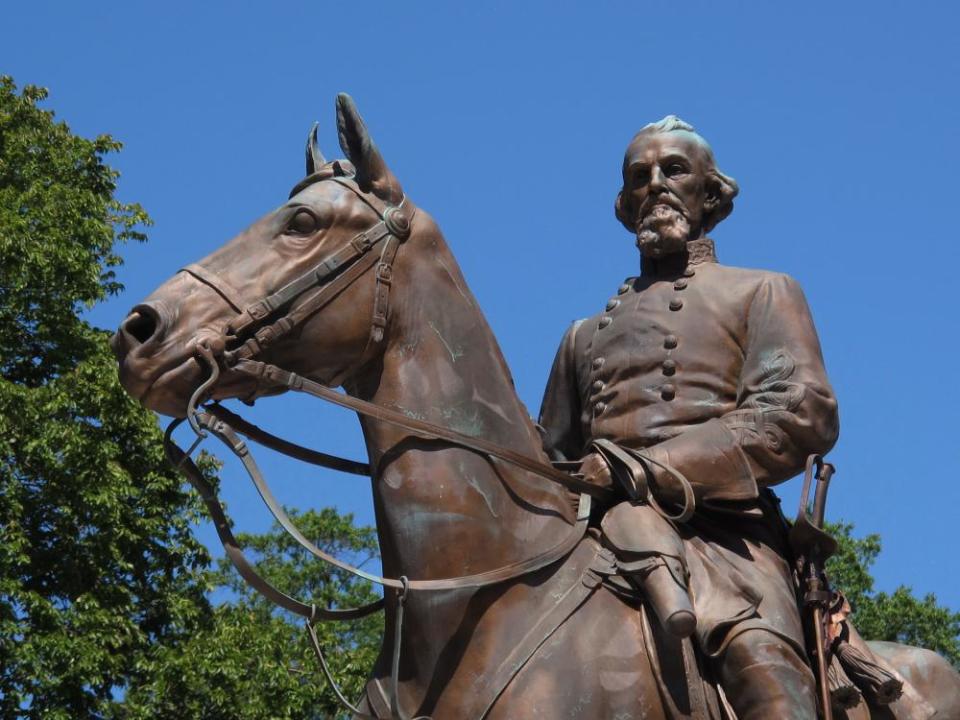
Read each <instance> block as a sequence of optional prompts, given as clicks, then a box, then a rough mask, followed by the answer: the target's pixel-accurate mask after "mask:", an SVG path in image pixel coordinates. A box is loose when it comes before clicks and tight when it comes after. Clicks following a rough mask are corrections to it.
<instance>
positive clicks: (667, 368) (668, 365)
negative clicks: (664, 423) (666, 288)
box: [590, 267, 696, 415]
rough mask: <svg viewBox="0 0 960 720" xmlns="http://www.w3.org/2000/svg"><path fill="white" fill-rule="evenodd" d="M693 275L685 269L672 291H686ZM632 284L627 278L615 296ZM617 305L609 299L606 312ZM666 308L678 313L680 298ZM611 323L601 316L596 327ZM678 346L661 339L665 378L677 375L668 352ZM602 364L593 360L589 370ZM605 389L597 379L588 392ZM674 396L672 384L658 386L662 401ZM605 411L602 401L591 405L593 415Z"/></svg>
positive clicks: (672, 338)
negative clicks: (664, 351) (664, 356)
mask: <svg viewBox="0 0 960 720" xmlns="http://www.w3.org/2000/svg"><path fill="white" fill-rule="evenodd" d="M694 275H696V271H695V270H694V269H693V268H692V267H688V268H686V269H685V270H684V271H683V277H681V278H678V279H677V280H676V281H674V283H673V289H674V290H675V291H676V292H682V291H683V290H686V289H687V287H688V286H689V283H690V281H689V278H692V277H693V276H694ZM633 282H634V279H633V278H627V280H626V281H625V282H624V283H623V285H621V286H620V287H619V288H618V289H617V294H618V295H623V294H624V293H626V292H627V291H628V290H629V289H630V288H631V287H632V284H633ZM619 305H620V300H619V299H617V298H611V299H610V300H609V301H608V302H607V307H606V311H607V312H610V311H612V310H614V309H616V308H617V307H618V306H619ZM668 307H669V308H670V310H671V311H673V312H678V311H679V310H681V309H682V308H683V299H682V298H680V297H674V298H671V299H670V304H669V306H668ZM612 322H613V318H612V317H611V316H609V315H602V316H601V317H600V320H599V322H598V324H597V326H598V328H599V329H600V330H603V329H605V328H607V327H609V326H610V324H611V323H612ZM678 344H679V340H678V339H677V336H676V335H673V334H670V335H666V336H665V337H664V338H663V347H664V349H665V350H667V351H668V352H667V357H666V358H665V359H664V361H663V362H662V363H661V365H660V368H661V372H662V373H663V375H664V376H665V377H673V376H674V375H676V373H677V361H676V360H674V359H673V358H672V357H670V352H669V351H670V350H674V349H676V347H677V345H678ZM604 362H605V360H604V358H602V357H598V358H594V359H593V362H592V364H591V369H592V370H593V371H594V372H597V371H598V370H600V368H602V367H603V364H604ZM605 387H606V383H604V381H603V380H599V379H598V380H595V381H594V382H593V384H592V385H591V386H590V390H591V391H592V393H593V394H594V395H596V394H597V393H600V392H602V391H603V389H604V388H605ZM676 396H677V388H676V386H675V385H674V384H673V383H672V382H667V383H664V384H663V385H661V386H660V397H661V398H662V399H664V400H666V401H668V402H669V401H670V400H673V399H674V398H675V397H676ZM606 409H607V405H606V403H604V402H602V401H598V402H596V403H594V405H593V412H594V415H600V414H602V413H603V411H604V410H606Z"/></svg>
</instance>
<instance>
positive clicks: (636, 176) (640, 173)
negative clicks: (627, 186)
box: [633, 170, 650, 185]
mask: <svg viewBox="0 0 960 720" xmlns="http://www.w3.org/2000/svg"><path fill="white" fill-rule="evenodd" d="M649 181H650V173H649V172H648V171H646V170H637V171H636V172H635V173H633V184H634V185H646V184H647V183H648V182H649Z"/></svg>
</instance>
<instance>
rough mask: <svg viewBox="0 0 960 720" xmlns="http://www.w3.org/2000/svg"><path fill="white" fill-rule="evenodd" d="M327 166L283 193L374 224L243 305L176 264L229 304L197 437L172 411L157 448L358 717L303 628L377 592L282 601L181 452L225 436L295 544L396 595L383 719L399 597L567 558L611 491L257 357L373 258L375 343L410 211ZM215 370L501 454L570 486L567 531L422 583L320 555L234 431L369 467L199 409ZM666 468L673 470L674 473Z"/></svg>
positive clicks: (344, 615)
mask: <svg viewBox="0 0 960 720" xmlns="http://www.w3.org/2000/svg"><path fill="white" fill-rule="evenodd" d="M338 171H339V166H337V165H336V164H335V163H333V164H330V165H328V166H326V167H324V168H322V169H321V170H320V171H319V172H316V173H313V174H312V175H310V176H308V177H307V178H305V179H304V180H303V181H301V182H300V183H299V184H298V185H297V186H296V187H295V188H294V190H293V191H292V192H291V196H292V195H294V194H296V193H297V192H299V191H300V190H301V189H303V188H304V187H306V186H307V185H309V184H311V183H313V182H322V181H327V180H329V181H333V182H336V183H338V184H340V185H341V186H343V187H345V188H347V189H348V190H350V191H351V192H353V193H354V194H355V195H356V196H357V197H358V198H360V200H362V201H363V202H364V203H365V204H366V205H368V206H369V207H370V208H371V209H373V210H374V212H376V214H377V216H378V218H379V219H378V221H377V222H376V223H375V224H374V225H373V226H372V227H370V228H368V229H367V230H364V231H362V232H360V233H358V234H357V235H355V236H354V237H353V238H351V239H350V241H349V242H347V243H346V244H344V245H343V246H342V247H340V248H338V249H337V250H335V251H333V252H332V253H331V254H329V255H327V256H326V257H325V258H323V259H322V260H321V261H320V262H319V263H318V264H317V265H315V266H314V267H313V268H312V269H311V270H309V271H308V272H306V273H304V274H302V275H300V276H299V277H297V278H296V279H294V280H293V281H291V282H290V283H288V284H287V285H285V286H284V287H282V288H280V289H279V290H277V291H276V292H273V293H271V294H270V295H268V296H266V297H265V298H262V299H261V300H258V301H256V302H254V303H253V304H250V305H246V306H245V305H244V304H243V302H242V295H241V293H239V292H237V291H236V290H235V289H234V288H233V287H231V286H230V284H229V283H228V282H227V281H226V280H224V279H223V278H222V277H220V276H219V275H218V274H215V273H213V272H211V271H210V270H208V269H207V268H205V267H203V266H202V265H196V264H195V265H188V266H187V267H185V268H182V270H181V272H185V273H188V274H189V275H191V276H193V277H194V278H196V279H197V280H199V281H200V282H202V283H204V284H206V285H208V286H210V287H211V288H212V289H213V290H215V291H216V292H217V293H218V294H219V295H220V296H221V297H222V298H223V299H224V300H225V301H226V302H227V303H228V304H229V305H230V306H231V307H232V308H233V310H234V311H235V312H236V313H237V317H236V318H234V319H233V320H232V321H231V322H230V323H229V325H228V326H227V330H226V333H225V334H226V337H225V343H223V344H222V345H221V344H218V347H222V348H223V349H222V350H221V351H219V352H217V353H215V351H214V350H212V349H211V347H210V344H209V343H207V342H203V341H198V342H197V346H196V355H197V359H198V360H199V361H200V362H201V363H203V364H205V365H206V366H207V367H208V369H209V371H210V374H209V376H208V377H207V378H206V380H205V381H204V382H203V383H202V384H201V385H200V386H199V387H197V389H196V390H195V391H194V393H193V395H192V396H191V398H190V400H189V402H188V405H187V417H186V420H187V421H188V422H189V424H190V426H191V428H192V429H193V430H194V432H195V433H196V435H197V439H196V441H195V442H194V443H193V445H192V446H191V447H190V448H189V449H188V450H187V451H183V450H182V449H181V448H180V447H179V446H177V445H176V443H175V442H174V441H173V438H172V434H173V431H174V430H175V429H176V428H177V427H178V426H179V425H180V424H181V423H182V422H183V419H178V420H174V421H173V422H172V423H170V425H169V427H168V428H167V431H166V433H165V435H164V450H165V452H166V455H167V459H168V460H169V462H170V463H171V464H172V465H173V466H174V467H175V468H177V469H178V470H179V471H180V472H182V473H183V474H184V476H185V477H186V479H187V480H188V481H189V482H190V483H191V484H192V485H193V486H194V488H196V489H197V491H198V492H199V494H200V496H201V498H202V499H203V501H204V503H205V505H206V507H207V509H208V511H209V513H210V516H211V518H212V519H213V522H214V526H215V528H216V531H217V535H218V537H219V539H220V541H221V543H222V544H223V547H224V551H225V552H226V554H227V556H228V557H229V558H230V560H231V562H232V563H233V564H234V566H235V567H236V569H237V571H238V572H239V574H240V576H241V577H242V578H243V579H244V580H245V581H246V582H247V583H249V584H250V585H251V586H252V587H253V588H255V589H256V590H257V591H259V592H260V593H261V594H263V595H264V596H265V597H267V598H268V599H269V600H271V601H272V602H274V603H275V604H277V605H279V606H280V607H282V608H284V609H286V610H288V611H290V612H292V613H295V614H297V615H300V616H301V617H303V618H304V619H305V621H306V629H307V633H308V635H309V638H310V642H311V645H312V647H313V649H314V652H315V653H316V655H317V659H318V662H319V665H320V668H321V670H322V672H323V674H324V676H325V677H326V679H327V681H328V682H329V683H330V685H331V687H332V689H333V691H334V693H335V694H336V696H337V698H338V700H339V701H340V702H341V703H342V704H343V706H344V707H345V708H346V709H348V710H349V711H350V712H352V713H353V714H354V715H355V716H357V717H361V718H373V716H371V715H367V714H365V713H363V712H362V711H360V710H359V709H358V708H356V707H355V706H353V705H352V704H351V703H350V702H349V701H348V700H347V699H346V698H345V697H344V695H343V693H342V692H341V691H340V689H339V687H338V686H337V685H336V683H335V681H334V679H333V677H332V675H331V673H330V670H329V667H328V665H327V662H326V659H325V657H324V654H323V651H322V649H321V647H320V644H319V641H318V638H317V634H316V630H315V627H314V626H315V624H316V623H317V622H319V621H331V620H355V619H359V618H362V617H366V616H367V615H370V614H372V613H374V612H376V611H379V610H381V609H383V607H384V602H385V601H384V599H381V600H378V601H376V602H373V603H370V604H368V605H364V606H362V607H359V608H352V609H341V608H318V607H317V606H316V605H315V604H313V603H309V602H304V601H302V600H299V599H296V598H294V597H291V596H290V595H287V594H286V593H284V592H283V591H281V590H279V589H277V588H276V587H274V586H273V585H272V584H270V583H269V582H268V581H267V580H266V579H264V578H263V577H262V576H261V575H260V574H259V573H257V571H256V570H255V569H254V567H253V565H252V564H251V563H250V561H249V560H248V559H247V558H246V556H245V555H244V553H243V551H242V550H241V548H240V546H239V544H238V543H237V541H236V538H235V537H234V535H233V532H232V531H231V529H230V523H229V521H228V519H227V517H226V515H225V514H224V511H223V507H222V505H221V504H220V501H219V499H218V497H217V495H216V491H215V490H214V488H213V486H212V485H211V484H210V483H209V482H208V481H207V479H206V478H205V477H204V476H203V473H202V472H201V471H200V469H199V468H198V467H197V465H196V464H195V463H194V461H193V459H192V458H191V454H192V453H193V451H194V450H195V449H196V447H197V446H198V445H199V443H200V442H201V441H202V440H203V439H204V438H206V437H208V435H209V434H212V435H213V436H214V437H216V438H217V439H219V440H220V441H222V442H223V443H224V444H226V446H227V447H228V448H229V449H230V451H231V452H233V453H234V455H236V456H237V457H238V458H239V459H240V461H241V462H242V464H243V466H244V468H245V469H246V471H247V473H248V474H249V475H250V477H251V479H252V481H253V483H254V485H255V486H256V488H257V491H258V492H259V493H260V496H261V498H262V499H263V501H264V503H265V504H266V506H267V508H268V509H269V511H270V513H271V514H272V515H273V517H274V518H275V519H276V520H277V522H278V523H279V524H280V525H281V526H282V527H283V528H284V530H286V532H287V533H289V534H290V535H291V536H292V537H293V538H294V539H295V540H296V541H297V543H298V544H299V545H300V546H301V547H303V548H304V549H305V550H306V551H307V552H309V553H311V554H312V555H314V556H315V557H317V558H319V559H321V560H323V561H324V562H326V563H329V564H331V565H333V566H335V567H337V568H339V569H341V570H343V571H345V572H348V573H351V574H353V575H355V576H357V577H360V578H363V579H365V580H368V581H370V582H373V583H376V584H379V585H381V586H383V587H384V588H387V589H390V590H391V591H394V592H395V593H396V596H395V606H396V622H395V634H394V642H393V657H392V662H391V687H390V707H391V715H392V717H393V718H396V719H397V720H402V719H403V718H405V716H404V715H403V713H402V711H401V709H400V707H399V696H398V690H399V665H400V647H401V641H402V632H403V614H404V604H405V601H406V599H407V597H408V595H409V593H410V592H422V591H434V592H437V591H450V590H460V589H464V588H481V587H485V586H488V585H493V584H497V583H503V582H507V581H509V580H513V579H516V578H518V577H521V576H524V575H527V574H529V573H532V572H535V571H537V570H540V569H543V568H545V567H547V566H549V565H552V564H553V563H555V562H557V561H559V560H561V559H562V558H564V557H566V556H567V555H569V554H570V552H572V551H573V549H574V548H575V547H576V546H577V545H578V544H579V542H580V541H581V539H582V538H583V536H584V535H585V533H586V530H587V524H588V521H589V518H590V510H591V498H592V497H599V498H602V499H605V500H609V499H611V498H612V496H613V493H612V491H611V490H609V489H607V488H602V487H598V486H596V485H593V484H590V483H588V482H586V481H584V480H582V479H580V478H578V477H576V476H573V475H570V474H568V473H567V472H565V471H563V470H561V469H559V468H557V467H554V466H552V465H548V464H546V463H543V462H541V461H539V460H536V459H533V458H530V457H528V456H526V455H523V454H521V453H518V452H515V451H513V450H509V449H507V448H503V447H500V446H498V445H496V444H494V443H491V442H489V441H486V440H484V439H482V438H477V437H472V436H468V435H464V434H462V433H459V432H456V431H454V430H451V429H449V428H446V427H443V426H440V425H435V424H433V423H429V422H426V421H423V420H418V419H415V418H411V417H408V416H407V415H405V414H403V413H400V412H398V411H396V410H393V409H390V408H387V407H384V406H381V405H377V404H375V403H371V402H368V401H365V400H361V399H360V398H356V397H352V396H350V395H344V394H341V393H338V392H336V391H335V390H334V389H333V387H336V386H337V385H339V384H340V383H339V382H338V380H339V379H341V378H337V379H336V380H331V381H329V382H328V384H321V383H318V382H315V381H313V380H310V379H308V378H305V377H302V376H300V375H298V374H296V373H294V372H290V371H287V370H284V369H282V368H279V367H277V366H276V365H271V364H268V363H265V362H262V361H260V360H257V359H256V357H257V356H258V355H260V354H261V353H262V352H263V351H264V350H266V349H267V348H269V347H270V346H272V345H274V344H275V343H276V342H277V341H278V340H280V339H281V338H283V337H285V336H287V335H288V334H289V333H291V332H292V331H293V330H294V329H295V328H297V327H299V326H300V325H301V324H302V323H303V322H305V321H306V320H307V319H308V318H310V317H311V316H313V315H314V314H316V313H317V312H319V311H320V310H321V309H323V308H324V307H325V306H326V305H327V304H329V303H330V302H331V301H332V300H333V299H334V298H336V297H337V296H339V295H340V294H341V293H343V291H345V290H346V289H347V288H348V287H349V286H351V285H352V284H353V283H355V282H356V281H358V280H359V279H360V278H362V277H363V276H364V275H365V274H366V273H367V271H368V270H370V269H371V268H372V267H373V266H374V265H376V271H375V289H374V301H373V316H372V319H371V329H370V335H369V338H368V340H367V344H366V347H365V348H364V350H363V352H362V353H361V356H360V361H359V363H360V364H362V363H364V362H366V361H368V360H369V359H370V357H371V355H372V353H373V352H374V351H375V349H376V348H377V346H378V345H379V344H380V343H382V342H383V341H384V338H385V329H386V325H387V321H388V318H389V297H390V287H391V284H392V280H393V261H394V259H395V257H396V255H397V251H398V250H399V248H400V246H401V245H402V244H403V243H404V241H406V239H407V238H408V237H409V235H410V228H411V223H412V220H413V217H414V214H415V212H416V210H415V208H412V207H410V206H408V205H407V203H406V199H405V198H404V199H403V200H401V202H400V203H399V204H398V205H390V204H388V203H385V202H383V201H382V200H381V199H380V198H378V197H377V196H375V195H373V194H372V193H369V192H366V191H364V190H363V189H362V188H360V186H359V185H358V184H357V182H356V180H355V179H354V178H353V177H350V176H345V175H342V174H339V172H338ZM377 248H379V249H380V252H379V254H377V253H375V252H373V251H374V250H375V249H377ZM297 301H299V302H297ZM227 348H230V349H227ZM358 366H359V364H358ZM222 369H223V370H229V371H231V372H234V373H238V374H240V375H244V376H246V377H248V378H250V379H252V380H253V381H254V383H255V389H254V391H253V394H256V393H257V392H258V391H259V389H260V388H262V387H269V388H273V389H276V388H285V389H290V390H294V391H298V392H303V393H306V394H308V395H311V396H313V397H317V398H320V399H322V400H326V401H328V402H331V403H333V404H335V405H339V406H341V407H344V408H347V409H350V410H353V411H355V412H357V413H358V414H360V415H364V416H366V417H368V418H371V419H373V420H376V421H379V422H385V423H389V424H392V425H395V426H398V427H401V428H403V429H405V430H407V431H409V432H411V433H414V434H416V435H419V436H422V437H426V438H430V439H435V440H444V441H447V442H450V443H452V444H454V445H457V446H459V447H462V448H465V449H468V450H472V451H474V452H477V453H479V454H481V455H483V456H485V457H487V458H488V459H489V460H491V461H493V460H494V459H496V460H500V461H503V462H506V463H509V464H511V465H514V466H516V467H519V468H520V469H523V470H526V471H528V472H531V473H534V474H536V475H539V476H540V477H543V478H546V479H548V480H550V481H553V482H556V483H558V484H560V485H562V486H563V487H565V488H567V489H569V490H571V491H573V492H574V493H576V494H577V495H576V496H577V498H578V499H577V501H576V503H577V507H576V519H575V521H574V522H573V525H572V527H571V530H570V532H569V533H567V535H566V536H565V537H564V538H563V539H562V540H561V541H560V542H558V543H556V544H555V545H554V546H552V547H550V548H548V549H546V550H544V551H542V552H540V553H538V554H536V555H535V556H533V557H529V558H527V559H525V560H521V561H517V562H514V563H510V564H508V565H505V566H502V567H499V568H496V569H493V570H489V571H486V572H482V573H476V574H472V575H464V576H459V577H452V578H443V579H430V580H426V579H409V578H407V577H400V578H387V577H382V576H380V575H376V574H373V573H369V572H366V571H364V570H362V569H360V568H358V567H355V566H353V565H351V564H349V563H346V562H343V561H342V560H339V559H337V558H335V557H333V556H332V555H330V554H328V553H326V552H324V551H323V550H321V549H320V548H319V547H317V546H316V545H315V544H314V543H312V542H311V541H310V540H309V539H307V538H306V537H305V536H304V535H303V534H302V533H301V532H300V530H299V529H298V528H297V527H296V525H295V524H294V523H293V522H292V521H291V520H290V518H289V517H288V515H287V514H286V512H285V511H284V510H283V507H282V506H281V505H280V504H279V503H278V502H277V501H276V499H275V498H274V496H273V494H272V492H271V491H270V488H269V486H268V485H267V483H266V481H265V480H264V477H263V474H262V473H261V471H260V469H259V467H258V466H257V463H256V461H255V460H254V458H253V455H252V454H251V452H250V449H249V447H248V445H247V444H246V442H245V441H244V440H242V439H241V438H240V437H239V435H238V432H237V428H239V430H240V432H242V434H244V435H246V436H247V437H249V438H251V439H253V440H255V441H257V442H259V443H261V444H263V445H265V446H267V447H271V448H272V449H274V450H278V451H279V452H282V453H284V454H287V455H289V456H291V457H295V458H297V459H299V460H303V461H306V462H310V463H313V464H316V465H320V466H324V467H328V468H332V469H337V470H341V471H345V472H350V473H354V474H371V475H372V474H375V473H374V472H372V471H371V468H370V467H369V466H368V465H366V464H363V463H358V462H355V461H351V460H345V459H343V458H337V457H335V456H331V455H327V454H325V453H319V452H316V451H314V450H309V449H307V448H303V447H301V446H299V445H295V444H294V443H290V442H288V441H286V440H283V439H281V438H277V437H275V436H273V435H270V434H269V433H267V432H264V431H263V430H260V429H259V428H257V427H256V426H255V425H252V424H250V423H248V422H246V421H245V420H243V419H242V418H240V417H239V416H237V415H235V414H234V413H232V412H230V411H229V410H227V409H226V408H223V407H222V406H220V405H219V404H217V403H213V404H210V405H207V406H205V407H201V403H202V402H203V401H204V400H205V399H206V398H208V397H209V396H210V394H211V392H212V390H213V389H214V387H215V386H216V384H217V383H218V381H219V379H220V377H221V371H222ZM658 464H659V463H658ZM671 470H672V468H671ZM674 472H675V471H674ZM676 474H677V475H678V477H680V478H682V475H679V473H676ZM682 484H684V485H685V487H687V488H688V487H689V483H687V482H686V479H685V478H683V483H682ZM688 511H689V514H692V512H693V498H692V494H691V495H690V496H689V498H688V502H687V504H686V507H685V508H684V513H683V515H685V517H681V516H676V517H675V518H674V519H683V520H685V519H686V518H687V517H689V514H688ZM385 597H386V593H385ZM374 720H375V719H374Z"/></svg>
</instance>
